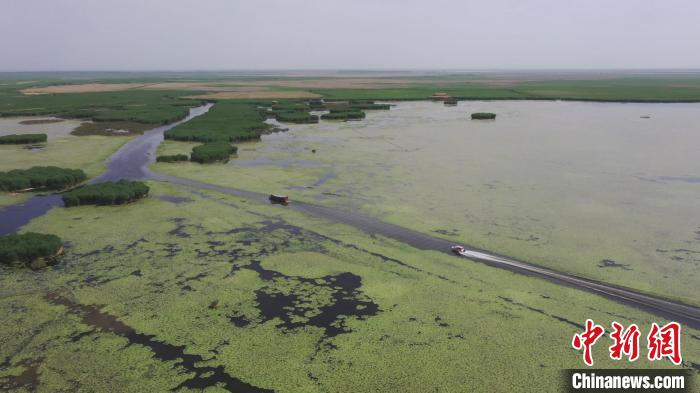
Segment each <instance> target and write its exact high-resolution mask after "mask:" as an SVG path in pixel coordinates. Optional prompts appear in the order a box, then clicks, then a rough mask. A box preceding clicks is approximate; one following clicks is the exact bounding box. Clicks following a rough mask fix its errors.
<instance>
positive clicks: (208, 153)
mask: <svg viewBox="0 0 700 393" xmlns="http://www.w3.org/2000/svg"><path fill="white" fill-rule="evenodd" d="M237 151H238V148H237V147H236V146H231V145H230V144H229V143H227V142H213V143H205V144H203V145H199V146H195V147H193V148H192V154H191V155H190V159H191V160H192V161H194V162H198V163H200V164H208V163H212V162H216V161H228V159H229V157H230V156H231V154H235V153H236V152H237Z"/></svg>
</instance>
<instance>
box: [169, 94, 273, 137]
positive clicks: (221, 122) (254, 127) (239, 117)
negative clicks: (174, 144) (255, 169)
mask: <svg viewBox="0 0 700 393" xmlns="http://www.w3.org/2000/svg"><path fill="white" fill-rule="evenodd" d="M264 120H265V116H264V115H263V114H261V113H260V111H259V110H258V109H257V108H256V106H255V105H253V104H250V103H240V102H230V101H222V102H219V103H217V104H216V105H214V106H213V107H212V108H211V109H210V110H209V112H207V113H205V114H204V115H202V116H199V117H196V118H194V119H192V120H190V121H188V122H186V123H183V124H180V125H178V126H177V127H175V128H173V129H171V130H168V131H166V132H165V139H172V140H176V141H195V142H235V141H247V140H256V139H259V138H260V135H261V134H262V133H263V132H264V131H265V130H266V129H267V128H268V125H267V124H265V123H263V121H264Z"/></svg>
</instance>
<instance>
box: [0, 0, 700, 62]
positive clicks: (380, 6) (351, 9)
mask: <svg viewBox="0 0 700 393" xmlns="http://www.w3.org/2000/svg"><path fill="white" fill-rule="evenodd" d="M699 21H700V1H697V0H604V1H602V0H520V1H515V0H514V1H506V0H488V1H474V0H463V1H457V0H454V1H451V0H426V1H413V0H373V1H371V0H347V1H340V0H318V1H316V0H287V1H282V0H249V1H240V0H99V1H90V0H21V1H19V0H0V71H66V70H83V71H87V70H109V71H118V70H128V71H140V70H176V71H179V70H293V69H298V70H321V69H335V70H338V69H340V70H347V69H366V70H414V69H415V70H428V69H436V70H440V69H446V70H456V69H461V70H478V69H659V68H681V69H683V68H685V69H687V68H694V69H697V68H700V50H699V48H700V46H699V45H700V22H699Z"/></svg>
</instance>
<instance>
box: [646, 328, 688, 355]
mask: <svg viewBox="0 0 700 393" xmlns="http://www.w3.org/2000/svg"><path fill="white" fill-rule="evenodd" d="M647 342H648V344H649V353H648V354H647V358H648V359H649V360H659V359H663V358H668V359H669V360H671V362H673V364H675V365H679V364H681V360H682V359H681V325H680V324H678V323H677V322H671V323H669V324H666V325H664V327H661V328H660V327H659V325H657V324H656V323H652V324H651V331H650V332H649V335H648V336H647Z"/></svg>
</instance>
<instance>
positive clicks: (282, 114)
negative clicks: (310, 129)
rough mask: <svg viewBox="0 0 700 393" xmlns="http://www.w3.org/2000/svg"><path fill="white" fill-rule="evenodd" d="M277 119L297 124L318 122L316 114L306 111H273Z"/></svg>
mask: <svg viewBox="0 0 700 393" xmlns="http://www.w3.org/2000/svg"><path fill="white" fill-rule="evenodd" d="M275 118H276V119H277V121H281V122H286V123H297V124H313V123H318V116H314V115H312V114H310V113H308V112H297V111H277V112H275Z"/></svg>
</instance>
